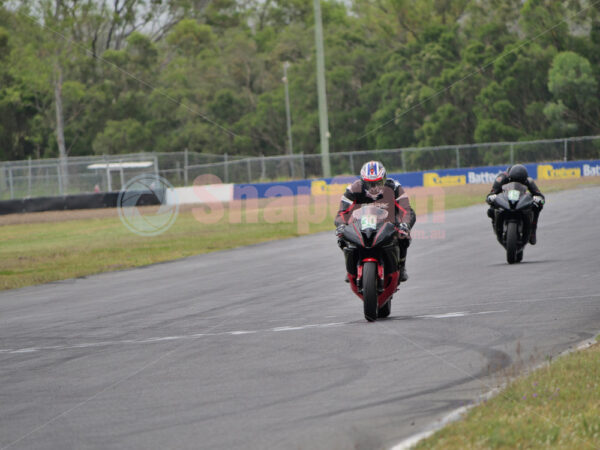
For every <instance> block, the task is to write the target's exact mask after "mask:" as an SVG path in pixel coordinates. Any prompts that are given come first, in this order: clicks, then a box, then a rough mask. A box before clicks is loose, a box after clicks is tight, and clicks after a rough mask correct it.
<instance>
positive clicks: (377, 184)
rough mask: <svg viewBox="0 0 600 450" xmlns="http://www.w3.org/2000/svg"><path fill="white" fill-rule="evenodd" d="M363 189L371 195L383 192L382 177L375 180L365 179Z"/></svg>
mask: <svg viewBox="0 0 600 450" xmlns="http://www.w3.org/2000/svg"><path fill="white" fill-rule="evenodd" d="M364 183H365V190H366V191H367V192H368V193H369V194H371V195H373V196H376V195H380V194H383V183H384V181H383V179H381V180H377V181H365V182H364Z"/></svg>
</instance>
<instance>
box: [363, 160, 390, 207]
mask: <svg viewBox="0 0 600 450" xmlns="http://www.w3.org/2000/svg"><path fill="white" fill-rule="evenodd" d="M385 176H386V171H385V167H383V164H381V163H380V162H379V161H369V162H368V163H365V164H364V165H363V166H362V169H360V179H361V180H362V182H363V187H364V189H365V192H366V194H367V196H368V197H370V198H372V199H373V200H377V198H378V197H379V196H380V195H382V194H383V185H384V183H385Z"/></svg>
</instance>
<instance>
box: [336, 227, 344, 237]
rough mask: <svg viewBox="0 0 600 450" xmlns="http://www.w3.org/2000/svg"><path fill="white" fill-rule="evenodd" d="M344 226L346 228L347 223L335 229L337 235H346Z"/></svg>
mask: <svg viewBox="0 0 600 450" xmlns="http://www.w3.org/2000/svg"><path fill="white" fill-rule="evenodd" d="M344 228H346V225H338V227H337V228H336V229H335V235H336V236H337V237H342V236H343V235H344Z"/></svg>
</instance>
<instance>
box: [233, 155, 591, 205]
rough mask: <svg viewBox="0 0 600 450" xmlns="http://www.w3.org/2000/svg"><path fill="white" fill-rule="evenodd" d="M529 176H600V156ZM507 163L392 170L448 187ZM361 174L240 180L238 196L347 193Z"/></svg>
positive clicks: (408, 183)
mask: <svg viewBox="0 0 600 450" xmlns="http://www.w3.org/2000/svg"><path fill="white" fill-rule="evenodd" d="M524 166H525V167H526V168H527V171H528V172H529V176H531V177H532V178H534V179H537V180H558V179H569V178H581V177H590V176H596V177H597V176H600V160H590V161H566V162H548V163H537V164H524ZM506 169H507V166H505V165H504V166H485V167H472V168H467V169H440V170H428V171H422V172H404V173H392V174H388V178H392V179H394V180H397V181H398V182H399V183H400V184H402V186H405V187H409V188H410V187H448V186H464V185H467V184H489V185H491V184H492V183H493V182H494V180H495V179H496V177H497V176H498V174H499V173H501V172H503V171H505V170H506ZM357 179H358V177H348V176H344V177H335V178H319V179H315V180H298V181H285V182H279V183H250V184H236V185H235V186H234V191H233V198H234V199H235V200H241V199H254V198H273V197H285V196H295V195H330V194H340V195H341V194H343V193H344V190H345V189H346V186H348V184H350V183H352V182H353V181H354V180H357Z"/></svg>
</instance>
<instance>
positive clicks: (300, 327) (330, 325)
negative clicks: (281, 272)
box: [0, 310, 506, 355]
mask: <svg viewBox="0 0 600 450" xmlns="http://www.w3.org/2000/svg"><path fill="white" fill-rule="evenodd" d="M501 312H506V310H503V311H481V312H468V311H458V312H449V313H445V314H424V315H420V316H413V318H415V319H449V318H454V317H467V316H475V315H482V314H494V313H501ZM351 324H356V321H353V322H330V323H315V324H307V325H295V326H292V325H287V326H282V327H275V328H265V329H262V330H234V331H223V332H218V333H195V334H186V335H178V336H158V337H150V338H145V339H124V340H115V341H100V342H83V343H79V344H70V345H52V346H42V347H28V348H20V349H0V354H9V355H16V354H23V353H36V352H41V351H52V350H54V351H60V350H74V349H85V348H94V347H108V346H112V345H123V344H132V345H135V344H137V345H140V344H155V343H161V342H170V341H180V340H186V339H198V338H201V337H208V336H243V335H248V334H258V333H278V332H281V331H302V330H308V329H313V328H333V327H340V326H344V325H351Z"/></svg>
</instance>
